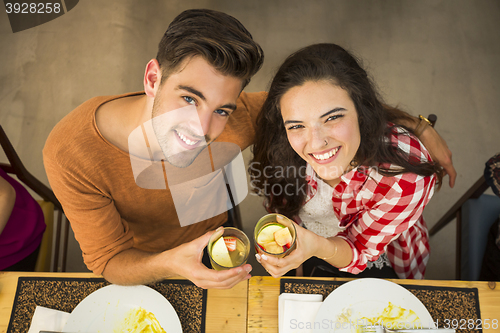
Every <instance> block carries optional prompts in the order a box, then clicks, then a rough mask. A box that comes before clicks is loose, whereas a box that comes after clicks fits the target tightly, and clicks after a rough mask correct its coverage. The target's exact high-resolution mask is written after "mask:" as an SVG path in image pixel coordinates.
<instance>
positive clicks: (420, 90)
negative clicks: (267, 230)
mask: <svg viewBox="0 0 500 333" xmlns="http://www.w3.org/2000/svg"><path fill="white" fill-rule="evenodd" d="M188 8H212V9H217V10H221V11H225V12H227V13H229V14H232V15H234V16H235V17H237V18H238V19H239V20H240V21H241V22H242V23H243V24H244V25H245V26H246V27H247V28H248V30H249V31H250V32H252V34H253V36H254V38H255V40H257V41H258V42H259V43H260V44H261V46H262V47H263V49H264V51H265V53H266V60H265V65H264V67H263V68H262V70H261V71H260V72H259V73H258V74H257V76H256V77H255V78H254V80H253V81H252V82H251V84H250V85H249V86H248V88H247V91H258V90H263V89H266V88H267V86H268V83H269V80H270V78H271V76H272V73H273V72H274V71H275V69H276V67H277V66H278V65H279V64H280V63H281V61H282V60H283V59H284V57H285V56H287V55H288V54H289V53H291V52H292V51H294V50H296V49H298V48H299V47H302V46H305V45H308V44H311V43H317V42H335V43H337V44H340V45H342V46H344V47H346V48H347V49H350V50H352V51H353V52H354V53H355V54H356V55H358V56H359V57H361V58H362V59H364V65H365V67H366V68H367V69H368V70H369V72H370V73H371V74H372V75H373V77H374V78H375V79H376V82H377V83H378V86H379V88H380V90H381V91H382V94H383V96H384V97H385V98H386V100H387V102H389V103H392V104H399V105H400V106H402V107H403V108H405V109H406V110H408V111H409V112H410V113H412V114H414V115H418V114H419V113H421V114H424V115H427V114H429V113H435V114H437V115H438V123H437V126H436V128H437V130H438V131H439V132H440V133H441V135H442V136H443V137H444V138H445V139H446V141H447V143H448V145H449V147H450V149H451V150H452V151H453V154H454V155H453V158H454V163H455V167H456V169H457V171H458V179H457V184H456V186H455V188H454V189H450V188H449V187H448V186H447V185H445V186H443V188H442V190H441V191H440V192H438V193H436V194H435V196H434V198H433V200H432V201H431V202H430V204H429V205H428V207H427V209H426V211H425V217H426V219H427V222H428V225H429V226H432V225H433V224H434V223H435V222H436V221H437V219H438V218H439V217H440V216H441V215H442V214H443V213H444V212H445V211H446V210H447V209H448V208H449V207H451V205H452V204H453V203H454V202H455V201H456V200H457V199H458V198H459V197H460V196H461V195H462V194H463V193H464V192H465V191H466V190H467V189H468V188H469V187H470V186H471V185H472V184H473V183H474V182H475V181H476V180H477V178H478V177H479V176H480V174H481V173H482V170H483V167H484V162H485V161H486V160H487V159H488V158H489V157H490V156H492V155H493V154H495V153H496V152H499V151H500V131H499V130H498V127H499V125H500V94H499V93H498V90H499V89H500V79H499V78H500V2H498V1H496V0H490V1H486V0H483V1H469V0H442V1H439V0H421V1H410V0H403V1H399V0H398V1H395V0H394V1H393V0H388V1H387V0H386V1H382V0H370V1H358V0H355V1H353V0H336V1H326V0H325V1H317V0H312V1H299V0H282V1H270V0H265V1H264V0H252V1H235V0H220V1H215V0H213V1H193V0H184V1H173V0H171V1H152V0H150V1H137V0H136V1H133V0H120V1H118V0H108V1H80V3H79V4H78V5H77V6H76V7H75V8H74V9H73V10H71V11H70V12H68V13H67V14H65V15H63V16H62V17H60V18H58V19H56V20H54V21H51V22H48V23H46V24H44V25H41V26H39V27H36V28H32V29H29V30H26V31H22V32H18V33H15V34H13V33H12V31H11V29H10V26H9V22H8V19H7V15H6V14H5V13H3V12H2V13H0V59H1V61H0V123H1V125H2V126H3V128H4V129H5V131H6V132H7V134H8V136H9V137H10V139H11V141H12V142H13V144H14V146H15V148H16V150H17V151H18V153H19V155H20V157H21V159H22V160H23V162H24V163H25V165H26V166H27V168H28V169H29V170H30V171H31V172H32V173H33V174H34V175H35V176H37V177H38V178H40V179H41V180H42V181H44V182H45V183H47V177H46V175H45V171H44V168H43V165H42V148H43V145H44V142H45V140H46V138H47V136H48V134H49V132H50V130H51V129H52V128H53V127H54V125H55V124H56V123H57V122H58V121H59V120H60V119H61V118H62V117H64V116H65V115H66V114H67V113H69V112H70V111H71V110H72V109H73V108H75V107H76V106H77V105H79V104H80V103H82V102H83V101H85V100H87V99H88V98H91V97H93V96H96V95H107V94H118V93H122V92H127V91H137V90H141V89H142V75H143V73H144V67H145V65H146V63H147V62H148V60H150V59H151V58H153V57H154V56H155V54H156V48H157V43H158V42H159V40H160V38H161V36H162V35H163V33H164V31H165V29H166V27H167V25H168V23H169V22H170V21H171V20H172V19H173V18H174V17H175V16H176V15H177V14H179V13H180V12H181V11H182V10H184V9H188ZM75 130H78V128H75ZM245 154H246V156H249V154H250V152H249V151H247V152H245ZM0 161H5V157H4V156H2V155H0ZM260 202H261V200H260V199H256V198H255V197H248V198H247V199H245V202H244V203H243V205H242V212H243V216H244V217H245V218H246V220H247V224H248V225H251V224H253V223H254V222H255V221H256V219H258V218H259V217H260V216H261V215H262V214H263V213H264V211H263V210H262V208H261V203H260ZM255 207H257V208H255ZM431 246H432V250H433V252H432V259H431V262H430V265H429V269H428V275H427V277H429V278H447V279H451V278H453V261H454V227H453V226H449V227H447V228H446V229H445V230H443V231H442V232H441V234H438V235H437V236H436V237H434V238H433V239H432V243H431Z"/></svg>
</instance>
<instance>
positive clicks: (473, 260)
mask: <svg viewBox="0 0 500 333" xmlns="http://www.w3.org/2000/svg"><path fill="white" fill-rule="evenodd" d="M488 188H489V186H488V184H487V183H486V180H485V179H484V176H481V177H479V179H478V180H477V181H476V182H475V183H474V184H473V185H472V186H471V187H470V188H469V190H467V192H466V193H465V194H464V195H463V196H462V197H461V198H460V199H458V201H457V202H456V203H455V204H454V205H453V206H452V207H451V208H450V209H449V210H448V211H447V212H446V213H445V214H444V215H443V217H441V219H439V221H438V222H437V223H436V224H435V225H434V226H433V227H432V229H431V230H430V232H429V234H430V236H433V235H435V234H436V233H437V232H438V231H439V230H441V229H442V228H443V227H444V226H446V225H447V224H448V223H450V222H451V221H452V220H453V219H456V230H457V231H456V257H455V276H456V279H457V280H460V279H465V280H477V278H478V277H479V270H480V269H481V263H482V257H483V255H484V249H485V246H486V239H487V234H488V230H489V228H490V227H491V225H492V224H493V223H494V222H495V221H496V219H497V218H498V215H499V214H500V198H498V197H496V196H492V195H487V194H484V192H485V191H486V190H487V189H488Z"/></svg>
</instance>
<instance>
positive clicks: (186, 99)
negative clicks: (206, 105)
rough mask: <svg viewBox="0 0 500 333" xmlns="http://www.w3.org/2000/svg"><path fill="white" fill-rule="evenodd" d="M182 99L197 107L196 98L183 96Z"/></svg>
mask: <svg viewBox="0 0 500 333" xmlns="http://www.w3.org/2000/svg"><path fill="white" fill-rule="evenodd" d="M182 98H184V100H185V101H186V102H188V103H189V104H192V105H196V100H195V99H194V98H192V97H189V96H182Z"/></svg>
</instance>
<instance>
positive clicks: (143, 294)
mask: <svg viewBox="0 0 500 333" xmlns="http://www.w3.org/2000/svg"><path fill="white" fill-rule="evenodd" d="M139 306H140V307H142V308H144V309H145V310H146V311H148V312H152V313H153V314H154V315H155V317H156V319H157V320H158V322H159V323H160V325H161V327H162V328H163V329H164V330H165V331H166V332H168V333H182V327H181V322H180V320H179V317H178V316H177V313H176V312H175V310H174V308H173V307H172V305H171V304H170V303H169V301H167V299H166V298H165V297H163V295H161V294H160V293H158V292H157V291H156V290H154V289H151V288H149V287H146V286H130V287H126V286H118V285H113V284H112V285H109V286H106V287H103V288H101V289H99V290H96V291H94V292H93V293H92V294H90V295H89V296H87V297H86V298H85V299H84V300H83V301H81V302H80V304H78V305H77V306H76V308H75V309H74V310H73V312H71V315H70V316H69V319H68V321H67V323H66V326H64V332H88V333H112V332H113V328H114V327H115V325H116V324H117V323H120V322H121V321H122V320H123V318H124V317H125V314H126V313H127V312H128V311H129V310H130V309H133V308H135V307H139Z"/></svg>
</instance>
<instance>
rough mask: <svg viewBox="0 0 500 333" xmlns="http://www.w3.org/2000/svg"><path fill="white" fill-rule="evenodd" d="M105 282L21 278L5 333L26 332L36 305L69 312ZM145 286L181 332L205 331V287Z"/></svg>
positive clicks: (166, 283) (184, 282) (176, 282)
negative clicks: (159, 296)
mask: <svg viewBox="0 0 500 333" xmlns="http://www.w3.org/2000/svg"><path fill="white" fill-rule="evenodd" d="M107 285H109V283H108V282H107V281H105V280H104V279H102V278H44V277H20V278H19V280H18V283H17V291H16V296H15V299H14V306H13V307H12V314H11V317H10V322H9V327H8V329H7V333H25V332H28V329H29V326H30V324H31V318H32V316H33V313H34V312H35V308H36V306H37V305H39V306H44V307H47V308H50V309H55V310H60V311H66V312H71V311H73V309H74V308H75V307H76V306H77V305H78V303H80V302H81V301H82V300H83V299H84V298H85V297H87V296H88V295H90V294H91V293H92V292H94V291H96V290H97V289H99V288H102V287H104V286H107ZM148 287H151V288H153V289H154V290H156V291H158V292H159V293H160V294H162V295H163V296H165V298H166V299H167V300H168V301H169V302H170V304H172V306H173V307H174V309H175V311H176V312H177V315H178V316H179V319H180V321H181V325H182V331H183V332H184V333H188V332H204V331H205V315H206V306H207V291H206V290H204V289H202V288H198V287H196V286H195V285H194V284H193V283H191V282H190V281H187V280H165V281H162V282H158V283H155V284H151V285H148Z"/></svg>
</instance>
